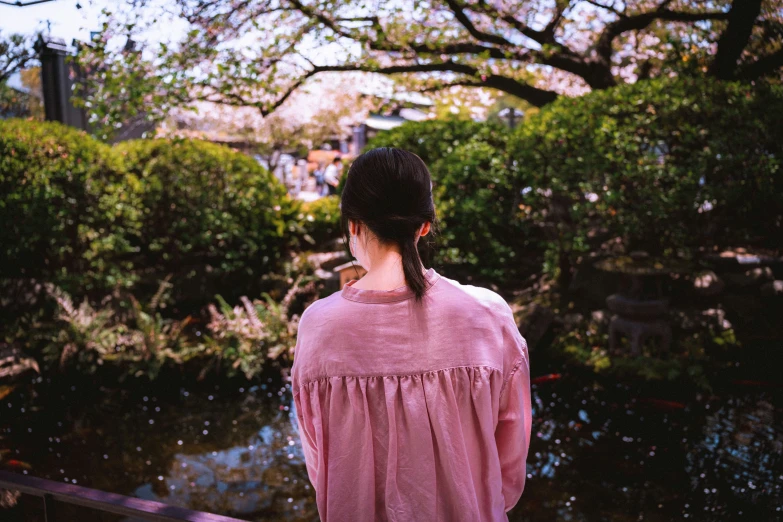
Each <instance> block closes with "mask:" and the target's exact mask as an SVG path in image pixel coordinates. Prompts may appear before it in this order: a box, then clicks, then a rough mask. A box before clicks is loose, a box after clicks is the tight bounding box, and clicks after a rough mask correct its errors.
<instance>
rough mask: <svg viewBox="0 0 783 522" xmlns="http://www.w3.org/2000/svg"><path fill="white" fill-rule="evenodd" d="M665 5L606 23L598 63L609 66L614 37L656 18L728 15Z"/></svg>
mask: <svg viewBox="0 0 783 522" xmlns="http://www.w3.org/2000/svg"><path fill="white" fill-rule="evenodd" d="M754 1H757V0H754ZM666 5H667V3H666V2H664V3H663V4H661V6H659V7H658V8H657V9H656V10H655V11H649V12H645V13H638V14H634V15H625V16H623V17H622V18H620V19H618V20H615V21H614V22H611V23H610V24H607V26H606V27H605V28H604V30H603V32H602V33H601V36H600V37H599V38H598V42H597V43H596V54H597V55H598V59H599V62H600V64H601V65H602V66H604V67H607V68H608V67H610V66H611V62H612V53H613V49H612V43H613V42H614V39H615V38H617V37H618V36H620V35H621V34H623V33H626V32H628V31H639V30H641V29H645V28H647V27H648V26H649V25H650V24H652V23H653V22H655V21H657V20H665V21H670V22H701V21H705V20H726V19H728V17H729V14H728V13H724V12H721V11H708V12H704V13H698V12H687V11H671V10H670V9H667V8H666ZM588 83H590V82H588Z"/></svg>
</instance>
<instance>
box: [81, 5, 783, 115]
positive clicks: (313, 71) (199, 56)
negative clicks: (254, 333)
mask: <svg viewBox="0 0 783 522" xmlns="http://www.w3.org/2000/svg"><path fill="white" fill-rule="evenodd" d="M150 1H151V0H148V2H150ZM135 5H138V3H136V4H135ZM146 5H148V6H149V7H150V9H152V7H153V6H152V5H151V4H149V3H148V4H146ZM175 5H176V8H175V13H174V16H175V17H177V18H178V19H180V20H179V21H180V22H183V21H184V24H185V26H186V27H187V31H186V34H185V35H184V37H183V38H181V39H180V40H179V41H174V42H167V43H163V44H160V46H159V48H157V47H156V48H155V49H150V48H148V49H146V51H147V52H148V53H149V51H154V54H153V55H151V57H149V58H148V60H149V62H150V63H153V62H154V64H155V66H154V67H148V68H146V69H145V75H150V74H151V75H152V76H153V82H154V83H155V85H157V86H158V87H159V88H165V89H166V91H167V92H168V93H174V99H175V100H176V101H177V103H181V102H182V101H183V100H208V101H213V102H218V103H224V104H230V105H237V106H249V107H255V108H257V109H258V110H259V111H260V112H261V114H262V115H267V114H269V113H271V112H272V111H274V110H275V109H277V108H278V107H280V106H281V105H282V104H283V103H285V102H286V100H288V99H289V97H290V96H291V94H292V93H294V92H295V91H296V90H297V89H299V88H300V87H301V86H302V85H304V84H305V83H306V82H307V81H308V80H309V79H310V78H313V77H315V76H317V75H319V74H321V73H324V72H341V71H366V72H373V73H381V74H385V75H390V76H394V77H402V78H404V79H405V81H406V85H408V86H409V87H411V86H412V87H413V88H416V89H419V90H437V89H442V88H445V87H449V86H456V85H459V86H470V87H485V88H493V89H496V90H498V91H502V92H503V93H507V94H510V95H513V96H515V97H518V98H520V99H522V100H525V101H526V102H528V103H530V104H531V105H534V106H543V105H546V104H548V103H550V102H552V101H554V100H555V99H556V98H557V97H558V96H560V95H562V94H578V93H582V92H586V91H589V90H600V89H605V88H608V87H612V86H615V85H618V84H622V83H629V82H634V81H638V80H643V79H646V78H651V77H656V76H670V75H697V76H704V75H709V76H713V77H715V78H717V79H722V80H757V79H760V78H762V77H769V76H772V77H775V78H776V79H780V74H781V73H780V71H781V67H783V1H782V0H733V1H732V0H710V1H705V0H633V1H626V2H619V1H614V0H533V1H526V2H522V1H519V0H516V1H515V0H502V1H501V0H495V1H487V0H428V1H411V0H393V1H386V2H376V3H367V2H364V1H362V0H243V1H237V0H176V2H175ZM156 22H157V19H156ZM139 27H140V25H139V24H138V20H136V21H134V22H133V23H129V22H128V20H127V19H122V20H120V19H118V18H117V17H112V16H109V17H108V18H107V23H106V25H105V28H104V32H103V37H102V38H101V39H100V40H98V42H97V45H98V48H99V49H100V50H99V51H98V53H97V54H98V56H100V57H101V59H102V60H105V59H110V58H111V57H110V56H109V55H108V54H107V53H106V51H105V50H106V49H107V48H108V42H109V41H110V39H111V38H114V37H117V36H123V35H130V36H133V35H134V33H135V32H138V31H139ZM101 46H103V47H101ZM129 48H130V49H133V46H128V45H126V46H125V48H124V49H122V50H121V51H120V53H125V55H126V56H125V59H124V62H127V63H130V64H132V65H134V64H135V66H139V61H138V60H135V59H132V60H128V59H127V53H128V52H140V49H138V48H137V49H136V50H135V51H133V50H132V51H129ZM93 53H95V48H93ZM148 56H149V54H148ZM118 62H123V60H122V59H119V60H115V61H114V63H115V64H116V63H118ZM115 69H116V67H113V68H109V70H115ZM103 70H106V68H105V67H104V68H103ZM116 72H117V71H116V70H115V73H116ZM129 74H130V73H129ZM138 77H139V75H135V79H138ZM104 80H105V78H104ZM110 83H112V84H113V85H115V86H118V85H127V84H125V83H124V82H110ZM136 91H139V92H143V89H140V88H136ZM158 104H159V103H158Z"/></svg>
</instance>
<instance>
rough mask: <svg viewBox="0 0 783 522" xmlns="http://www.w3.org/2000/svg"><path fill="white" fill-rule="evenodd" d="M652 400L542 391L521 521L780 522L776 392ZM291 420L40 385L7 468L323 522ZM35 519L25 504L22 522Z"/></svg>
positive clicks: (161, 398) (565, 381) (594, 391)
mask: <svg viewBox="0 0 783 522" xmlns="http://www.w3.org/2000/svg"><path fill="white" fill-rule="evenodd" d="M536 375H538V376H539V377H540V376H541V373H540V372H536V371H534V376H536ZM44 389H45V390H46V391H45V392H42V390H44ZM650 389H655V388H654V387H652V388H651V387H650V386H646V387H637V386H632V385H629V384H621V383H617V382H614V383H611V382H610V383H606V382H603V383H601V382H598V381H596V380H595V379H593V378H591V377H590V376H589V375H581V376H578V375H576V374H573V375H572V374H566V373H564V374H562V375H561V374H548V376H545V377H541V378H539V379H538V380H537V381H536V384H534V385H533V393H534V397H533V404H534V426H533V440H532V443H531V448H530V456H529V459H528V477H529V478H528V483H527V486H526V490H525V493H524V495H523V496H522V499H521V501H520V503H519V504H518V505H517V507H516V508H515V509H514V510H513V511H512V512H510V513H509V518H510V520H512V521H523V520H573V521H587V520H602V521H603V520H610V521H631V520H634V521H635V520H647V521H650V520H653V521H657V520H660V521H664V520H666V521H669V520H674V519H677V520H681V519H688V520H772V519H778V518H780V517H781V516H783V514H782V513H781V512H780V510H781V504H783V502H781V497H782V495H781V483H783V430H782V429H781V428H783V416H782V415H781V409H780V404H781V402H780V399H781V390H780V388H778V387H775V386H774V385H765V383H753V382H747V383H741V384H737V385H732V386H729V387H726V390H719V391H716V392H715V394H714V395H711V396H703V395H698V394H695V395H693V396H691V397H690V398H689V399H688V400H685V399H681V400H682V402H678V401H677V400H671V397H665V398H661V397H655V396H651V395H650V393H649V391H650ZM294 419H295V412H294V411H293V401H292V396H291V390H290V385H288V384H286V383H285V382H283V381H282V379H273V378H265V379H263V380H262V381H261V382H258V383H255V384H253V385H247V384H246V385H244V386H241V385H231V386H230V387H229V386H228V385H223V386H222V387H221V386H214V385H210V386H209V387H208V388H207V389H204V387H202V389H198V390H197V389H187V388H180V387H177V386H175V387H174V389H171V390H169V391H168V392H166V393H161V392H156V393H153V392H152V391H146V392H145V391H144V390H143V389H142V390H135V391H128V390H120V389H114V390H112V389H106V388H102V389H98V388H92V389H88V388H85V389H81V388H80V387H78V386H71V387H66V388H58V389H54V388H51V387H49V388H47V387H46V383H39V384H37V385H36V386H35V387H30V388H28V390H27V391H25V392H23V393H17V394H16V395H14V396H12V397H10V398H6V399H3V400H2V401H0V455H2V456H3V458H2V462H3V464H0V468H4V469H11V470H13V471H17V472H20V473H24V472H26V473H29V474H31V475H34V476H38V477H42V478H48V479H53V480H58V481H66V482H70V483H74V484H79V485H83V486H86V487H91V488H96V489H100V490H104V491H111V492H116V493H121V494H125V495H131V496H138V497H141V498H145V499H152V500H158V501H162V502H165V503H168V504H175V505H179V506H183V507H189V508H192V509H197V510H203V511H209V512H214V513H220V514H224V515H230V516H235V517H238V518H242V519H247V520H259V521H260V520H281V519H285V520H295V521H300V520H302V521H304V520H306V521H310V520H317V519H318V515H317V510H316V507H315V501H314V500H315V499H314V494H313V490H312V487H311V486H310V484H309V481H308V479H307V471H306V468H305V465H304V460H303V456H302V451H301V448H300V446H299V442H298V435H297V432H296V431H295V430H296V428H295V425H294V422H293V420H294ZM38 503H39V501H38V500H37V499H33V498H27V497H23V498H22V504H21V505H22V506H23V507H25V509H26V510H27V515H26V516H27V517H28V518H27V519H25V520H34V519H35V511H36V509H38ZM0 515H2V513H0ZM11 516H13V515H11ZM71 517H72V518H66V519H78V520H83V521H85V522H90V521H93V520H95V521H97V520H100V521H105V520H117V519H118V518H109V517H107V516H105V515H104V516H103V517H99V516H97V515H95V514H90V513H88V512H81V511H80V512H79V514H78V516H77V515H75V514H72V515H71ZM0 518H2V519H3V520H6V518H4V517H3V516H0Z"/></svg>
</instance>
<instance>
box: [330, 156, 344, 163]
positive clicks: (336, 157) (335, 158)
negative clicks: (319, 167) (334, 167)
mask: <svg viewBox="0 0 783 522" xmlns="http://www.w3.org/2000/svg"><path fill="white" fill-rule="evenodd" d="M342 160H343V158H341V157H340V156H335V157H334V159H333V160H332V163H337V162H338V161H342Z"/></svg>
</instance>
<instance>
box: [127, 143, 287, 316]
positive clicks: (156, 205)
mask: <svg viewBox="0 0 783 522" xmlns="http://www.w3.org/2000/svg"><path fill="white" fill-rule="evenodd" d="M115 150H116V152H117V153H118V154H119V155H120V156H121V157H122V161H123V165H124V168H125V169H126V171H127V172H128V173H129V179H130V182H129V186H128V188H129V189H131V190H133V191H134V192H135V193H137V194H138V197H139V199H140V202H141V206H142V208H143V209H144V210H143V213H142V214H141V216H140V235H139V237H138V240H137V242H136V246H137V248H138V261H137V265H138V266H139V267H143V268H144V270H145V271H147V272H148V273H149V275H150V276H153V277H152V278H148V279H150V280H148V281H147V283H148V284H149V285H150V289H152V288H153V287H156V286H157V279H159V278H161V277H162V276H164V275H166V274H169V273H171V274H173V275H174V278H173V280H172V283H173V284H174V288H175V289H182V291H183V292H185V293H184V294H181V295H178V296H176V297H175V299H174V301H175V302H178V303H181V304H182V303H183V302H192V303H191V305H192V306H197V305H199V304H204V302H207V301H209V300H210V299H211V298H212V296H213V295H214V294H215V293H217V292H218V291H219V292H220V293H221V294H222V295H225V296H227V298H229V299H234V298H238V296H239V295H245V294H248V293H250V294H251V295H252V294H254V293H256V292H258V291H259V290H260V288H261V287H260V286H259V285H260V281H261V278H262V276H264V275H265V274H267V273H269V272H272V271H274V270H276V269H277V268H279V266H280V262H281V260H282V258H283V256H284V254H285V252H286V251H287V250H288V248H289V247H290V246H292V244H293V243H294V241H295V240H296V235H297V233H298V232H299V228H300V227H299V225H298V223H297V222H296V214H297V212H298V205H297V204H296V203H295V202H294V201H292V200H291V199H290V198H289V196H288V195H287V193H286V190H285V187H283V186H282V185H281V184H280V183H279V182H278V181H277V179H275V177H274V176H273V175H272V174H270V173H269V172H268V171H266V170H265V169H264V168H263V167H261V166H260V165H259V164H258V162H256V161H255V160H254V159H252V158H250V157H248V156H246V155H244V154H241V153H238V152H235V151H232V150H231V149H229V148H227V147H224V146H221V145H215V144H212V143H208V142H203V141H197V140H167V139H155V140H135V141H128V142H123V143H120V144H118V145H116V146H115ZM235 294H236V295H235Z"/></svg>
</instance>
